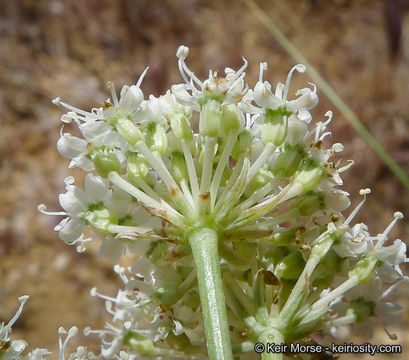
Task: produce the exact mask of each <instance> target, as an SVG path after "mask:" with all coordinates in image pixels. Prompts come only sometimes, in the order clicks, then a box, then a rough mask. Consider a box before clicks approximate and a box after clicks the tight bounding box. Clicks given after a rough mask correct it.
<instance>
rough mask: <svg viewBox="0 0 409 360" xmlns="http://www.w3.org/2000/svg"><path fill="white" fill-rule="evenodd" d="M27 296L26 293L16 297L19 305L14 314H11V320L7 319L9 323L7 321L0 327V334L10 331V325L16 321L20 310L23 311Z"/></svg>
mask: <svg viewBox="0 0 409 360" xmlns="http://www.w3.org/2000/svg"><path fill="white" fill-rule="evenodd" d="M28 298H29V296H28V295H23V296H20V297H19V298H18V301H19V302H20V306H19V308H18V310H17V312H16V313H15V314H14V316H13V317H12V318H11V320H10V321H9V323H8V324H7V325H6V326H5V327H4V328H3V329H0V330H2V331H1V332H0V334H7V333H9V332H10V331H11V327H12V326H13V325H14V323H15V322H16V321H17V319H18V318H19V317H20V315H21V312H22V311H23V307H24V304H25V303H26V301H27V300H28Z"/></svg>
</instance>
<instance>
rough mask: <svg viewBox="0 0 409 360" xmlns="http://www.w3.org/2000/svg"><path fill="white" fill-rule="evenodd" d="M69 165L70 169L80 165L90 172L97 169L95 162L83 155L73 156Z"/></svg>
mask: <svg viewBox="0 0 409 360" xmlns="http://www.w3.org/2000/svg"><path fill="white" fill-rule="evenodd" d="M68 167H69V168H70V169H72V168H74V167H79V168H80V169H82V170H84V171H86V172H90V171H92V170H94V169H95V166H94V163H93V162H92V161H91V160H90V159H88V158H86V157H85V156H83V155H80V156H78V157H76V158H73V159H72V160H71V162H70V164H69V165H68Z"/></svg>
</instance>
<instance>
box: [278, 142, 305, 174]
mask: <svg viewBox="0 0 409 360" xmlns="http://www.w3.org/2000/svg"><path fill="white" fill-rule="evenodd" d="M304 157H305V151H304V149H303V147H302V146H301V145H299V144H297V145H290V144H289V143H286V144H285V147H284V151H283V152H281V153H280V155H279V156H278V158H277V160H276V161H275V163H274V165H273V168H272V171H273V173H274V174H276V175H279V174H284V175H285V176H286V177H290V176H292V175H293V174H294V173H295V172H296V171H297V170H298V167H299V165H300V163H301V161H302V160H303V159H304Z"/></svg>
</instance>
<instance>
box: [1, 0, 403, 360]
mask: <svg viewBox="0 0 409 360" xmlns="http://www.w3.org/2000/svg"><path fill="white" fill-rule="evenodd" d="M402 3H404V1H402ZM258 4H259V5H260V6H261V8H262V9H263V10H264V11H265V12H266V13H267V14H268V15H269V16H270V17H271V18H272V19H273V21H275V22H276V23H277V24H278V26H279V27H280V28H281V29H282V31H283V32H284V33H285V34H286V35H287V36H288V37H289V38H290V40H291V41H292V42H293V44H294V45H295V46H296V47H297V48H298V49H299V50H300V51H301V52H302V53H303V54H304V55H305V56H306V57H307V59H308V60H309V61H310V62H311V64H313V65H314V66H315V67H316V68H317V69H318V70H319V71H320V73H321V74H322V75H323V76H324V77H325V78H326V79H327V80H328V82H329V83H330V84H331V85H332V86H333V87H334V88H335V90H336V91H337V92H338V93H339V95H340V96H341V97H342V98H343V99H344V101H345V102H346V103H347V104H348V105H350V106H351V108H352V109H353V110H354V111H355V112H356V113H357V115H358V116H359V118H360V119H361V120H362V121H363V122H364V124H365V125H366V126H367V127H368V129H370V131H371V132H372V134H373V135H374V136H375V137H376V138H377V139H378V140H379V141H380V142H381V143H382V145H383V146H384V147H385V148H386V149H387V150H388V152H389V153H390V154H391V155H392V157H393V158H394V159H395V160H396V161H397V162H398V163H399V164H400V165H401V166H402V168H403V169H404V170H405V171H406V172H409V140H408V134H409V104H408V90H409V85H408V84H409V14H407V13H402V41H401V49H400V51H399V53H398V56H397V57H396V58H395V59H394V60H391V56H390V52H389V47H390V43H389V42H388V35H387V32H386V26H385V19H384V16H385V13H384V6H383V2H382V1H380V0H377V1H370V0H359V1H347V0H338V1H336V0H331V1H330V0H326V1H325V0H315V1H313V0H275V1H267V0H265V1H258ZM0 7H1V9H2V11H1V13H0V321H7V320H8V319H9V318H10V317H11V316H12V314H14V312H15V310H16V309H17V306H18V303H17V297H18V296H20V295H23V294H29V295H30V300H29V302H28V303H27V305H26V308H25V310H24V313H23V315H22V316H21V318H20V320H19V321H18V322H17V323H16V325H15V326H14V331H13V335H14V336H15V337H17V338H23V339H25V340H26V341H27V342H28V343H29V346H28V348H29V349H32V348H33V347H47V348H49V349H51V350H54V351H55V350H56V349H57V329H58V327H59V326H64V327H65V328H69V327H70V326H72V325H74V324H75V325H77V326H78V327H79V328H80V329H83V328H84V327H85V326H88V325H89V326H91V327H92V328H101V327H102V326H103V318H104V314H105V310H104V304H103V303H102V302H101V301H98V299H95V298H92V297H91V296H90V295H89V290H90V289H91V288H92V287H93V286H97V287H98V289H99V291H100V292H102V293H106V294H109V295H115V293H116V291H115V289H116V288H117V287H118V285H119V281H118V279H117V277H116V276H115V274H114V273H113V271H112V270H111V264H110V263H109V261H107V260H106V259H100V258H98V255H97V248H98V244H95V245H94V246H91V248H90V249H89V251H87V252H86V253H85V254H82V255H79V254H77V253H76V252H75V249H73V248H70V247H67V246H65V245H64V244H62V242H61V241H60V240H59V239H58V237H57V235H56V233H55V232H54V231H53V230H52V229H53V227H54V226H55V225H56V223H57V222H58V219H57V218H54V217H47V216H44V215H40V214H38V213H37V210H36V207H37V205H38V204H40V203H45V204H47V206H48V207H49V209H58V194H59V193H61V192H63V190H64V184H63V179H64V178H65V177H66V176H68V175H70V174H72V172H70V171H69V170H68V169H67V165H68V162H67V160H65V159H63V158H61V157H60V155H59V154H58V153H57V151H56V146H55V143H56V141H57V139H58V133H59V130H60V127H61V122H60V121H59V118H60V116H61V114H62V112H61V109H59V108H58V107H55V106H54V105H52V104H51V101H50V100H51V99H52V98H54V97H56V96H60V97H61V99H62V100H64V101H66V102H68V103H70V104H73V105H75V106H77V107H79V108H84V109H90V108H91V107H94V106H96V105H99V104H100V103H101V101H102V100H104V99H105V98H106V97H107V96H108V90H107V88H106V83H107V81H113V82H115V84H116V85H117V88H119V89H120V87H121V86H122V85H123V84H131V83H135V82H136V79H137V78H138V76H139V74H140V73H141V72H142V71H143V70H144V68H145V67H146V66H147V65H149V66H150V70H149V72H148V75H147V77H146V78H145V81H144V84H143V91H144V93H145V95H147V94H150V93H152V94H154V95H159V94H161V93H163V92H164V91H166V89H167V88H168V87H169V86H170V84H172V83H176V82H180V81H181V79H180V76H179V74H178V70H177V61H176V57H175V51H176V49H177V47H178V46H179V45H181V44H185V45H188V46H189V47H190V54H191V55H190V56H189V58H188V63H189V66H190V67H191V68H192V69H193V70H194V71H195V73H196V74H198V75H199V77H201V78H204V77H207V72H208V69H209V68H211V69H224V67H226V66H229V67H232V68H238V67H240V66H241V64H242V58H241V57H242V56H244V57H246V59H247V60H248V61H249V68H248V72H247V73H248V76H247V81H248V82H249V84H250V86H254V85H255V83H256V81H257V76H258V69H259V66H258V64H259V62H260V61H268V63H269V70H268V72H267V73H266V78H267V79H268V80H270V81H271V82H273V83H276V82H277V81H279V80H280V81H282V80H283V79H285V76H286V74H287V71H288V70H289V68H290V67H291V66H292V65H293V63H294V61H293V60H292V59H291V58H289V57H288V55H287V54H286V53H285V52H284V50H283V49H282V48H281V47H280V46H279V44H278V43H277V41H276V40H275V39H274V38H273V37H272V36H271V34H270V33H268V32H267V31H266V30H265V29H264V28H263V26H262V25H261V24H260V22H259V20H257V18H256V17H255V16H254V14H252V13H251V12H250V11H249V9H248V8H247V7H246V5H245V4H244V3H243V2H241V1H228V0H218V1H217V0H211V1H204V0H179V1H177V0H162V1H159V0H156V1H148V0H134V1H133V0H118V1H109V0H98V1H96V0H90V1H75V0H66V1H60V0H0ZM306 81H308V78H307V77H306V76H303V75H297V76H296V77H295V79H294V89H296V88H298V87H303V86H304V84H305V82H306ZM319 95H321V98H320V104H319V106H318V107H317V108H316V109H315V110H314V113H313V115H314V116H315V119H323V114H324V113H325V112H326V111H327V110H329V109H334V106H333V105H332V104H331V103H330V102H329V101H328V100H327V99H326V98H325V97H324V96H323V95H322V94H321V93H320V92H319ZM331 130H332V131H333V135H332V141H333V142H342V143H343V144H344V145H345V150H344V153H343V155H342V157H343V159H354V160H355V165H354V166H353V168H352V169H350V170H349V171H348V172H347V173H344V174H343V178H344V182H345V189H346V190H347V191H348V192H350V193H351V200H352V203H353V204H357V202H358V201H359V199H358V195H357V193H358V191H359V189H361V188H366V187H371V188H372V195H371V196H370V197H369V200H368V202H367V205H366V206H365V210H364V211H362V212H361V213H360V215H359V219H358V220H359V221H364V222H366V223H367V224H368V225H369V227H370V229H371V232H372V233H375V234H376V233H379V232H382V231H383V229H384V227H385V226H386V225H387V224H388V223H389V222H390V220H391V218H392V214H393V212H394V211H396V210H400V211H402V212H403V213H406V216H407V217H408V216H409V212H408V211H407V210H408V205H407V204H408V200H409V196H408V194H409V192H408V190H407V189H405V188H404V186H403V185H401V184H400V183H399V181H398V180H397V179H396V178H395V176H394V175H393V174H392V173H391V172H390V171H389V170H388V169H387V167H386V166H385V165H384V164H383V163H382V162H381V161H380V160H379V158H378V157H377V156H376V155H375V154H374V152H373V151H372V150H371V149H370V148H369V147H368V145H367V144H366V143H365V142H364V141H363V139H362V138H361V137H360V136H358V135H357V134H356V133H355V132H354V130H353V129H352V128H351V126H350V125H349V124H348V122H347V121H346V120H345V119H344V118H343V117H342V115H341V114H339V113H338V112H337V111H334V120H333V122H332V125H331ZM74 174H75V176H76V177H77V176H78V177H80V176H81V172H74ZM408 230H409V222H408V221H407V220H403V221H401V222H400V223H399V224H398V226H396V228H395V229H394V230H393V233H392V236H393V237H396V238H401V239H403V240H406V241H408V240H409V236H408V233H409V231H408ZM407 270H409V269H407ZM408 296H409V287H408V286H407V287H406V288H403V287H402V288H401V289H400V290H399V291H397V292H396V295H395V299H396V300H397V301H399V302H400V304H401V305H402V306H404V307H405V311H404V321H403V322H402V323H401V324H397V326H396V329H393V330H394V331H395V332H397V333H398V335H399V340H398V342H399V343H401V344H402V345H403V347H404V352H403V354H401V355H383V356H381V355H378V356H376V357H375V359H376V358H379V359H381V358H383V359H386V358H391V359H406V358H407V354H408V351H409V349H408V348H407V347H408V344H409V332H408V330H407V326H408V324H409V302H408V301H407V299H408ZM391 330H392V329H391ZM376 334H377V335H376V337H375V339H373V340H371V342H372V343H392V342H391V340H389V339H387V338H385V336H384V335H383V331H376ZM354 341H355V342H366V341H367V339H354ZM91 342H92V340H91ZM89 343H90V339H87V338H85V337H83V336H77V337H76V338H75V339H74V340H73V341H72V345H79V344H89ZM91 347H92V346H91ZM53 358H55V356H54V357H53ZM348 358H350V359H352V358H358V357H357V356H351V357H348V356H345V357H342V359H348ZM360 358H361V359H365V358H369V356H368V357H365V356H362V357H360Z"/></svg>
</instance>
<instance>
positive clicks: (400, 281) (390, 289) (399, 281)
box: [378, 276, 409, 300]
mask: <svg viewBox="0 0 409 360" xmlns="http://www.w3.org/2000/svg"><path fill="white" fill-rule="evenodd" d="M408 280H409V277H408V276H404V277H403V278H402V279H399V280H398V281H396V282H395V283H394V284H393V285H391V286H390V287H389V288H388V289H386V290H385V291H384V292H383V293H382V294H381V296H379V298H378V300H383V299H384V298H386V297H387V296H388V295H389V294H390V293H391V292H392V291H393V290H395V289H396V288H397V287H398V286H399V285H400V284H401V283H402V282H405V281H408Z"/></svg>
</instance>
